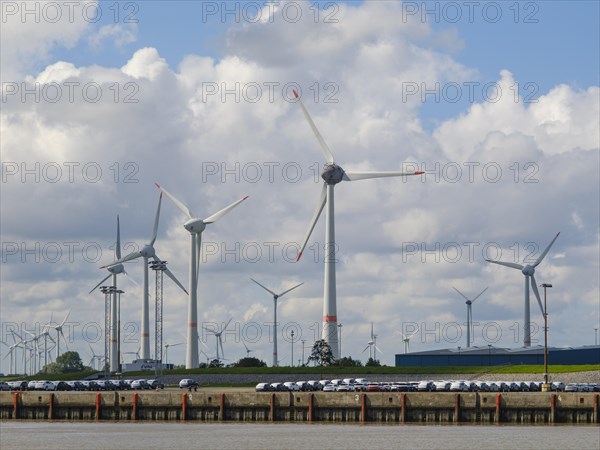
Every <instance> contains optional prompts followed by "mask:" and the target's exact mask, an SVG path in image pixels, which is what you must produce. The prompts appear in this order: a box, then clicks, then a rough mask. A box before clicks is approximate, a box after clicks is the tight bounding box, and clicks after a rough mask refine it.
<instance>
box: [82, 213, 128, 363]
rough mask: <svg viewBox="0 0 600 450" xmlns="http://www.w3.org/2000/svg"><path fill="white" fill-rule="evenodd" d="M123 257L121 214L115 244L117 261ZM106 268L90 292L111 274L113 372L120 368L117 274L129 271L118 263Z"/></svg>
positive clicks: (111, 357)
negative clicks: (103, 275) (105, 272)
mask: <svg viewBox="0 0 600 450" xmlns="http://www.w3.org/2000/svg"><path fill="white" fill-rule="evenodd" d="M120 259H121V227H120V223H119V216H118V215H117V243H116V245H115V261H119V260H120ZM106 270H108V272H109V274H108V275H107V276H106V277H105V278H103V279H102V281H101V282H100V283H98V284H97V285H96V286H94V288H93V289H92V290H91V291H90V292H89V293H90V294H91V293H92V292H94V291H95V290H96V289H97V288H98V287H99V286H100V285H101V284H102V283H104V282H105V281H106V280H108V279H109V278H110V277H111V275H112V277H113V282H112V285H113V286H114V287H115V292H113V294H112V299H111V305H110V310H111V320H110V352H109V353H110V361H109V366H110V371H111V372H116V371H117V370H118V369H119V361H118V358H117V356H118V355H117V339H118V332H119V330H118V325H117V295H118V294H117V292H116V291H117V290H118V287H117V275H119V274H121V273H122V274H125V275H127V272H126V271H125V267H124V266H123V264H121V263H118V264H114V265H112V266H107V267H106Z"/></svg>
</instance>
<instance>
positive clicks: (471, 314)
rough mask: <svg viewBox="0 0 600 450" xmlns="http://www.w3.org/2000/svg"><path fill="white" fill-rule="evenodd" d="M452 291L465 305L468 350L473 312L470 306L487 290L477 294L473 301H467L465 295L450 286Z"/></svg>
mask: <svg viewBox="0 0 600 450" xmlns="http://www.w3.org/2000/svg"><path fill="white" fill-rule="evenodd" d="M452 289H454V290H455V291H456V292H458V293H459V294H460V295H461V297H462V298H464V299H465V300H466V302H465V303H466V304H467V348H469V347H471V330H472V328H473V312H472V310H471V306H472V305H473V302H474V301H475V300H477V299H478V298H479V297H480V296H481V294H483V293H484V292H485V291H487V289H488V288H487V287H486V288H485V289H484V290H483V291H481V292H480V293H479V294H477V295H476V296H475V298H474V299H473V300H469V299H468V298H467V297H466V296H465V294H463V293H462V292H460V291H459V290H458V289H456V288H455V287H454V286H452Z"/></svg>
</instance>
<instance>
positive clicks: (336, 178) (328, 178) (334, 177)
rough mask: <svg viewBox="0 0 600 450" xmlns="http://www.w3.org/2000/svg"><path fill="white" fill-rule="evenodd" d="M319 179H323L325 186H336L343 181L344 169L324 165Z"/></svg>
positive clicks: (333, 165) (335, 165)
mask: <svg viewBox="0 0 600 450" xmlns="http://www.w3.org/2000/svg"><path fill="white" fill-rule="evenodd" d="M321 178H323V180H324V181H325V183H327V184H331V185H334V184H338V183H339V182H340V181H342V180H343V179H344V169H342V168H341V167H340V166H338V165H337V164H333V163H332V164H326V165H325V167H324V168H323V172H322V173H321Z"/></svg>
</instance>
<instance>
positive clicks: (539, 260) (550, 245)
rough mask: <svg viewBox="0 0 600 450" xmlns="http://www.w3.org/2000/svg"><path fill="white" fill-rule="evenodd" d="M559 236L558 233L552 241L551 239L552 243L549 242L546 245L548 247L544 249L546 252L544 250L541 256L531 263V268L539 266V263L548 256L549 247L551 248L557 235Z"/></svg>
mask: <svg viewBox="0 0 600 450" xmlns="http://www.w3.org/2000/svg"><path fill="white" fill-rule="evenodd" d="M559 234H560V232H558V233H556V236H554V239H552V242H550V243H549V244H548V247H546V250H544V251H543V252H542V254H541V255H540V257H539V258H538V259H537V260H536V261H535V262H534V263H533V267H537V266H538V265H539V263H541V262H542V260H543V259H544V257H545V256H546V255H547V254H548V252H549V251H550V247H552V244H554V241H556V239H557V238H558V235H559Z"/></svg>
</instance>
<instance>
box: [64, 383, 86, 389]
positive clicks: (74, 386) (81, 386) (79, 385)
mask: <svg viewBox="0 0 600 450" xmlns="http://www.w3.org/2000/svg"><path fill="white" fill-rule="evenodd" d="M65 383H67V384H68V385H69V386H71V390H72V391H85V390H86V387H85V385H84V384H83V383H82V382H81V381H65Z"/></svg>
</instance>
